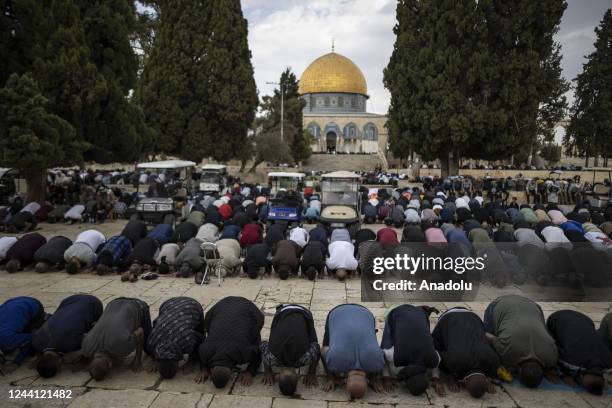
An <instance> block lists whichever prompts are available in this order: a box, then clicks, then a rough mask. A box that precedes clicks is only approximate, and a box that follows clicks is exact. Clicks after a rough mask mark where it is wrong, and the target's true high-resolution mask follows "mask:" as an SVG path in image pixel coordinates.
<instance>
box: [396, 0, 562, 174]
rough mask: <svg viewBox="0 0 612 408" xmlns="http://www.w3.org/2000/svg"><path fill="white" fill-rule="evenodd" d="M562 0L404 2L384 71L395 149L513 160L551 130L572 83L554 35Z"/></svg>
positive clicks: (447, 158) (448, 164)
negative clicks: (566, 78) (563, 70)
mask: <svg viewBox="0 0 612 408" xmlns="http://www.w3.org/2000/svg"><path fill="white" fill-rule="evenodd" d="M565 7H566V4H565V1H564V0H543V1H541V2H531V1H528V0H518V1H514V2H500V1H495V0H479V1H476V0H459V1H454V0H442V1H438V0H400V1H399V2H398V5H397V24H396V26H395V27H394V32H395V34H396V42H395V47H394V50H393V54H392V56H391V59H390V61H389V64H388V66H387V68H386V69H385V72H384V83H385V86H386V87H387V88H388V89H389V91H390V92H391V103H390V107H389V119H388V128H389V133H390V148H391V151H392V152H393V154H394V155H395V156H397V157H408V156H409V155H410V154H411V153H412V152H416V153H418V154H420V155H422V156H423V158H424V159H425V160H433V159H440V161H441V163H442V170H443V174H449V173H455V172H456V171H457V169H458V164H459V160H460V159H461V158H464V157H468V158H481V159H490V160H495V159H501V158H508V152H511V151H514V150H518V149H519V148H520V147H521V146H525V145H528V146H529V145H531V144H533V143H534V142H535V141H536V139H537V138H538V136H540V134H541V133H547V134H549V133H551V132H552V127H551V126H553V125H554V124H552V122H554V120H549V118H551V117H553V118H554V117H557V116H558V115H562V114H563V113H562V110H563V107H564V103H565V102H564V99H563V96H562V93H563V92H564V87H566V85H565V83H564V81H563V80H562V78H561V77H560V68H559V58H558V45H557V44H556V43H555V42H554V40H553V35H554V33H555V32H556V31H557V29H558V25H559V22H560V19H561V16H562V14H563V11H564V10H565Z"/></svg>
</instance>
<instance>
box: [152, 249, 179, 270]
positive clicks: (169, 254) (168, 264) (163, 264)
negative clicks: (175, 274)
mask: <svg viewBox="0 0 612 408" xmlns="http://www.w3.org/2000/svg"><path fill="white" fill-rule="evenodd" d="M179 252H181V247H180V246H179V245H178V244H175V243H174V242H168V243H167V244H164V245H163V246H162V247H161V248H160V250H159V252H158V253H157V256H156V257H155V262H157V271H158V272H159V273H161V274H163V275H167V274H169V273H170V272H171V271H174V266H175V265H176V256H177V255H178V253H179Z"/></svg>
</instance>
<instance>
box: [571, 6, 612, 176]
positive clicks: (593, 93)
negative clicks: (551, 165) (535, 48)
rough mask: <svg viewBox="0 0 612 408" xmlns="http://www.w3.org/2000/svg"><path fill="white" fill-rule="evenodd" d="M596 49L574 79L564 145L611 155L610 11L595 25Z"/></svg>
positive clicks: (588, 154) (579, 151) (589, 154)
mask: <svg viewBox="0 0 612 408" xmlns="http://www.w3.org/2000/svg"><path fill="white" fill-rule="evenodd" d="M595 33H596V36H597V38H596V40H595V51H593V52H592V53H591V54H590V55H589V56H588V57H587V62H586V63H585V64H584V65H583V70H582V72H581V73H580V74H578V76H577V77H576V79H575V82H576V99H575V101H574V104H573V106H572V109H571V117H570V125H569V128H568V131H567V133H566V135H565V139H564V144H565V147H566V150H568V151H569V152H570V153H573V154H577V155H580V156H583V157H586V164H587V165H588V160H589V157H593V156H594V157H595V158H597V156H599V155H601V156H602V157H603V158H604V162H606V161H607V158H609V157H612V136H611V135H612V115H611V114H610V112H612V10H610V9H608V10H607V11H606V13H605V14H604V17H603V20H602V21H601V24H600V25H599V27H597V28H595Z"/></svg>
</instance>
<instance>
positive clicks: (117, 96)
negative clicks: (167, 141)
mask: <svg viewBox="0 0 612 408" xmlns="http://www.w3.org/2000/svg"><path fill="white" fill-rule="evenodd" d="M78 4H79V7H80V16H81V20H82V22H83V26H84V33H85V39H86V42H87V46H88V48H89V50H90V52H91V60H92V62H93V64H95V66H96V68H97V71H98V73H99V74H100V75H101V76H102V78H103V81H102V82H101V84H100V86H99V87H98V88H97V93H98V95H97V97H98V101H99V105H98V110H97V112H96V115H95V116H93V117H92V118H91V120H90V121H88V122H87V123H86V124H85V131H84V134H85V137H86V140H87V141H88V142H89V143H90V144H91V146H92V147H91V149H89V150H88V151H87V152H85V159H86V160H94V161H97V162H111V161H132V160H135V159H136V158H137V157H138V156H139V155H140V154H141V151H142V147H143V137H146V135H147V134H148V132H147V130H146V129H145V124H144V123H143V122H142V115H140V114H139V112H138V108H136V107H135V106H133V104H131V103H130V101H129V99H128V95H129V92H130V91H131V90H132V89H134V87H135V85H136V75H137V71H138V59H137V57H136V54H135V53H134V49H133V47H132V44H131V42H130V41H131V38H132V37H133V36H134V32H135V29H136V10H135V6H134V3H133V1H130V0H94V1H92V0H78ZM143 133H144V135H143Z"/></svg>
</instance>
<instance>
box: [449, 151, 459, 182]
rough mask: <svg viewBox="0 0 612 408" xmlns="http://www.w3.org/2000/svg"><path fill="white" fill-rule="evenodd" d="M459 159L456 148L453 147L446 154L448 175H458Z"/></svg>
mask: <svg viewBox="0 0 612 408" xmlns="http://www.w3.org/2000/svg"><path fill="white" fill-rule="evenodd" d="M459 161H460V158H459V151H458V150H457V149H453V150H452V151H451V152H450V153H449V154H448V174H449V175H450V176H458V175H459Z"/></svg>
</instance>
